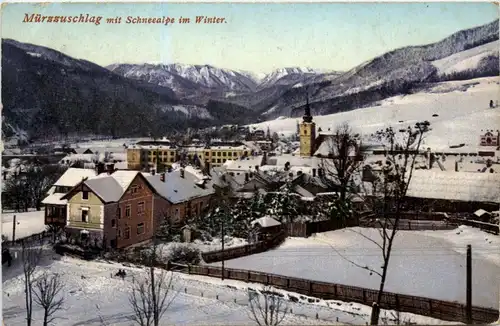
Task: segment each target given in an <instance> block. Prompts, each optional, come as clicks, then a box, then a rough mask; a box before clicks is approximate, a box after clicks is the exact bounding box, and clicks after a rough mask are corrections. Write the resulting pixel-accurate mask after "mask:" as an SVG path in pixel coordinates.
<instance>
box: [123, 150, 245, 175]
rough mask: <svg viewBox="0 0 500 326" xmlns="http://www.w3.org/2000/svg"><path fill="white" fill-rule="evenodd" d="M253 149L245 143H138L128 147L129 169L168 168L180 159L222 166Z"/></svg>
mask: <svg viewBox="0 0 500 326" xmlns="http://www.w3.org/2000/svg"><path fill="white" fill-rule="evenodd" d="M251 154H252V151H251V149H250V148H249V147H247V146H245V145H243V144H237V143H235V144H231V145H225V144H220V145H211V146H182V147H181V146H173V145H170V146H165V145H141V144H136V145H132V146H129V147H128V148H127V166H128V169H129V170H138V171H139V170H147V169H149V168H150V167H159V166H160V167H161V168H165V169H168V168H169V167H171V166H172V164H173V163H175V162H178V161H179V160H181V159H182V160H187V161H190V162H192V161H194V160H195V157H196V159H197V160H198V161H199V164H200V165H204V164H205V163H207V162H208V163H210V166H221V165H222V164H224V163H225V162H226V161H228V160H236V159H240V158H242V157H246V156H250V155H251Z"/></svg>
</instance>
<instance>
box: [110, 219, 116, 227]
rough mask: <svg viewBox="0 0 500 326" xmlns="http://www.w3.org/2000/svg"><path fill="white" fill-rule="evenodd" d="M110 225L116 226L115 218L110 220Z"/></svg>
mask: <svg viewBox="0 0 500 326" xmlns="http://www.w3.org/2000/svg"><path fill="white" fill-rule="evenodd" d="M111 227H112V228H114V227H116V220H115V219H112V220H111Z"/></svg>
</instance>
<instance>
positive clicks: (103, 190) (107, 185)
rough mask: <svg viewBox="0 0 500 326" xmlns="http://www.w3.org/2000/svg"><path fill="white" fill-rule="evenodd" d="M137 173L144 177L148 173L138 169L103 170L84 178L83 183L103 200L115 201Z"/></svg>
mask: <svg viewBox="0 0 500 326" xmlns="http://www.w3.org/2000/svg"><path fill="white" fill-rule="evenodd" d="M138 174H142V175H143V176H145V177H146V176H149V175H150V174H149V173H145V172H139V171H128V170H118V171H115V172H114V173H112V174H108V173H107V172H104V173H101V174H99V175H96V176H94V177H92V178H89V179H87V180H85V181H84V184H85V185H86V186H87V187H89V188H90V190H92V192H94V193H95V194H96V195H97V196H99V197H100V198H101V199H102V200H103V201H104V202H116V201H118V200H119V199H120V198H121V197H122V195H123V193H124V192H125V191H126V190H127V189H128V187H129V186H130V183H131V182H132V181H133V180H134V179H135V177H136V176H137V175H138ZM80 181H81V180H80ZM77 184H78V183H77Z"/></svg>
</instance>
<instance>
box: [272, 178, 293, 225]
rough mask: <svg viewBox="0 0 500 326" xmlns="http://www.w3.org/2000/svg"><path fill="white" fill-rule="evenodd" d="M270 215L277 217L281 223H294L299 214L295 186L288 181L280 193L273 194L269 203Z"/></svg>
mask: <svg viewBox="0 0 500 326" xmlns="http://www.w3.org/2000/svg"><path fill="white" fill-rule="evenodd" d="M268 212H269V214H270V215H273V216H276V217H277V218H278V219H279V220H280V222H282V223H286V222H293V220H294V219H295V218H296V217H297V215H298V214H299V198H298V196H297V195H296V194H295V193H294V192H293V186H292V183H291V181H290V180H288V181H287V182H286V183H285V185H284V187H283V188H282V189H280V191H279V192H278V193H275V194H273V196H272V199H271V202H270V203H269V211H268Z"/></svg>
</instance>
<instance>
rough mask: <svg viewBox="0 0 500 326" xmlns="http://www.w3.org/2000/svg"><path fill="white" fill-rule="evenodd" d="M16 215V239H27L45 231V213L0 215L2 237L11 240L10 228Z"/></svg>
mask: <svg viewBox="0 0 500 326" xmlns="http://www.w3.org/2000/svg"><path fill="white" fill-rule="evenodd" d="M14 215H16V239H21V238H25V237H29V236H30V235H32V234H37V233H41V232H43V231H44V230H45V211H44V210H43V209H42V210H41V211H33V212H25V213H2V235H5V236H7V238H8V239H9V240H12V227H13V222H14Z"/></svg>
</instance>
